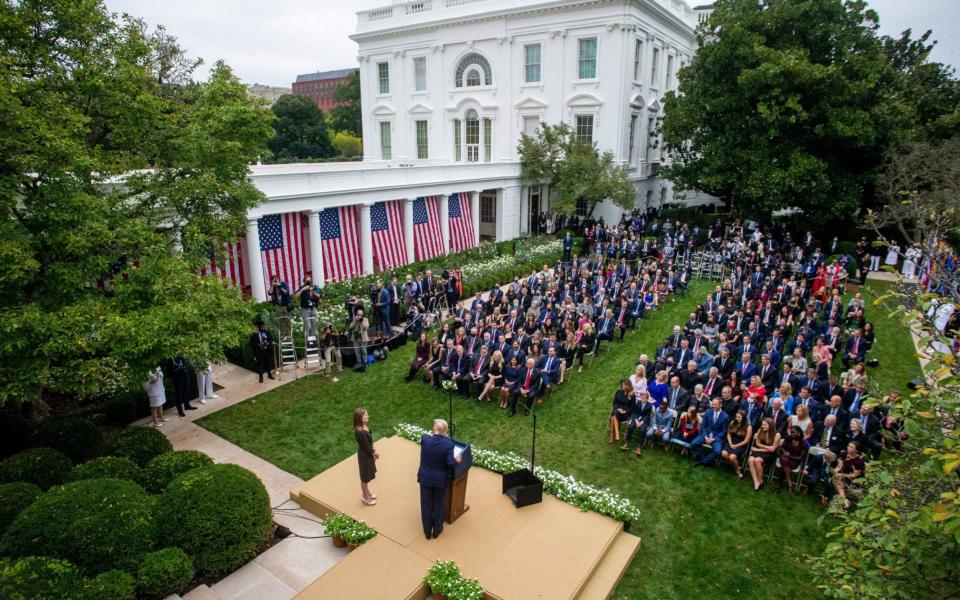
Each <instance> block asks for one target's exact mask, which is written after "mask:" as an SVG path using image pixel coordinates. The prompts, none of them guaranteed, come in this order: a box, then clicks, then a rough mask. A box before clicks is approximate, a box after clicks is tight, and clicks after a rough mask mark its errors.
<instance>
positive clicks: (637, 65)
mask: <svg viewBox="0 0 960 600" xmlns="http://www.w3.org/2000/svg"><path fill="white" fill-rule="evenodd" d="M642 65H643V41H642V40H640V39H639V38H638V39H637V40H635V41H634V42H633V80H634V81H640V78H641V77H642V76H643V71H641V68H642Z"/></svg>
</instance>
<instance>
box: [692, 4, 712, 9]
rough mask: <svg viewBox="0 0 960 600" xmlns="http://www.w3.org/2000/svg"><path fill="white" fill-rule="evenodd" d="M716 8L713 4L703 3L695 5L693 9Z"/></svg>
mask: <svg viewBox="0 0 960 600" xmlns="http://www.w3.org/2000/svg"><path fill="white" fill-rule="evenodd" d="M711 8H715V7H714V5H713V4H701V5H700V6H694V7H693V10H710V9H711Z"/></svg>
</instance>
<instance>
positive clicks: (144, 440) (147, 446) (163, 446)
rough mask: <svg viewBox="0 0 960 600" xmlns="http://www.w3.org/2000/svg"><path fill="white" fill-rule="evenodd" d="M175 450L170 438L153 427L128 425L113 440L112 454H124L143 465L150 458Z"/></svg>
mask: <svg viewBox="0 0 960 600" xmlns="http://www.w3.org/2000/svg"><path fill="white" fill-rule="evenodd" d="M171 450H173V445H172V444H171V443H170V440H168V439H167V438H166V436H164V435H163V434H162V433H160V432H159V431H157V430H156V429H153V428H152V427H128V428H127V429H124V430H123V431H122V432H121V433H120V435H118V436H117V437H116V439H114V440H113V443H112V444H111V445H110V452H109V453H110V454H111V455H113V456H124V457H126V458H129V459H130V460H132V461H133V462H135V463H137V464H138V465H140V466H141V467H143V466H146V464H147V463H148V462H150V460H151V459H152V458H153V457H155V456H159V455H161V454H163V453H164V452H170V451H171Z"/></svg>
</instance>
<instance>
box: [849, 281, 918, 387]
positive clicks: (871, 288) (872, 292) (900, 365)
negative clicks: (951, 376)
mask: <svg viewBox="0 0 960 600" xmlns="http://www.w3.org/2000/svg"><path fill="white" fill-rule="evenodd" d="M894 285H895V284H894V283H893V282H892V281H878V280H874V279H868V280H867V285H866V287H865V288H864V289H863V298H864V300H865V303H866V307H867V310H866V311H865V314H866V317H867V320H868V321H872V322H873V327H874V330H875V331H876V332H877V341H876V343H875V344H874V347H873V349H872V350H870V356H869V358H876V359H877V360H879V361H880V365H879V366H878V367H877V368H869V367H868V368H867V374H868V376H869V378H870V383H871V385H873V384H877V385H878V386H879V389H880V391H881V392H882V393H887V392H889V391H890V390H891V389H897V390H900V391H901V392H904V393H906V392H907V381H909V380H911V379H914V378H917V377H920V376H921V374H922V373H921V370H920V361H919V360H918V359H917V349H916V346H914V344H913V339H912V338H911V337H910V332H909V331H907V330H906V328H905V327H904V326H903V325H902V324H901V323H900V321H899V318H900V315H895V316H894V317H892V318H891V317H890V316H889V314H890V312H891V310H893V308H894V304H895V303H897V302H898V301H897V300H895V299H891V300H888V301H887V305H886V306H884V305H880V306H874V304H873V303H874V300H875V299H876V298H878V297H880V296H882V295H883V294H885V293H887V292H888V291H890V289H891V288H893V287H894Z"/></svg>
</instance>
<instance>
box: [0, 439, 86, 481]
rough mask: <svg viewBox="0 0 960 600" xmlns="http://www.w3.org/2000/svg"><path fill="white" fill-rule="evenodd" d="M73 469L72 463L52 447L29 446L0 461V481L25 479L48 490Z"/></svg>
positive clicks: (64, 479) (65, 477)
mask: <svg viewBox="0 0 960 600" xmlns="http://www.w3.org/2000/svg"><path fill="white" fill-rule="evenodd" d="M72 469H73V463H72V462H70V459H69V458H67V456H66V455H65V454H64V453H62V452H58V451H57V450H54V449H53V448H30V449H28V450H24V451H23V452H18V453H17V454H14V455H13V456H11V457H9V458H7V459H4V460H3V462H0V483H14V482H16V481H27V482H29V483H35V484H37V485H38V486H40V489H42V490H48V489H50V487H51V486H54V485H57V484H59V483H63V482H64V481H66V480H67V476H68V475H69V474H70V471H71V470H72Z"/></svg>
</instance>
